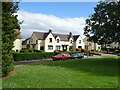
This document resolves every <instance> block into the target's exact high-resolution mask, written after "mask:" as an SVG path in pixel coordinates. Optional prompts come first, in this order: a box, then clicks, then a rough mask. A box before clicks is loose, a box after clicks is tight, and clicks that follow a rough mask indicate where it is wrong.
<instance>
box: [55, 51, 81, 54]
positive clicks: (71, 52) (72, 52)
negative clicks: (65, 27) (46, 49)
mask: <svg viewBox="0 0 120 90" xmlns="http://www.w3.org/2000/svg"><path fill="white" fill-rule="evenodd" d="M58 53H69V54H74V53H80V51H57V52H56V53H55V54H58Z"/></svg>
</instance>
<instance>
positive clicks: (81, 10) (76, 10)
mask: <svg viewBox="0 0 120 90" xmlns="http://www.w3.org/2000/svg"><path fill="white" fill-rule="evenodd" d="M96 4H97V2H21V3H20V10H25V11H28V12H32V13H42V14H46V15H55V16H58V17H61V18H67V17H88V16H89V15H91V14H92V13H93V12H94V7H95V6H96Z"/></svg>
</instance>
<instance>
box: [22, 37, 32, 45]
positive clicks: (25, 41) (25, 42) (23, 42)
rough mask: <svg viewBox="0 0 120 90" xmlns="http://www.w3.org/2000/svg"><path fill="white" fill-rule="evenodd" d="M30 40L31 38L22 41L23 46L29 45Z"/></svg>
mask: <svg viewBox="0 0 120 90" xmlns="http://www.w3.org/2000/svg"><path fill="white" fill-rule="evenodd" d="M29 39H30V38H27V39H25V40H24V41H22V45H25V44H27V41H28V40H29Z"/></svg>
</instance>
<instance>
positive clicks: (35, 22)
mask: <svg viewBox="0 0 120 90" xmlns="http://www.w3.org/2000/svg"><path fill="white" fill-rule="evenodd" d="M17 14H18V19H19V21H23V24H22V25H21V34H22V37H23V39H26V38H28V37H30V36H31V35H32V32H33V31H40V32H41V31H43V32H48V30H49V29H51V28H52V31H53V33H65V34H69V32H72V33H73V34H80V35H81V36H82V35H83V32H84V30H83V27H84V26H85V19H86V18H84V17H79V18H78V17H75V18H60V17H57V16H54V15H44V14H40V13H39V14H38V13H30V12H26V11H18V13H17Z"/></svg>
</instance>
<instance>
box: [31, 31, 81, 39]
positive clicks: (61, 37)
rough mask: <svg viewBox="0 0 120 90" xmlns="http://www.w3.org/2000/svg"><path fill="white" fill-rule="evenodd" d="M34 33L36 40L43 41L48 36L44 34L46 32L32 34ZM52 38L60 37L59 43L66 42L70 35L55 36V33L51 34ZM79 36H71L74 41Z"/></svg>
mask: <svg viewBox="0 0 120 90" xmlns="http://www.w3.org/2000/svg"><path fill="white" fill-rule="evenodd" d="M33 33H35V35H36V36H37V38H38V39H39V40H45V38H46V37H47V36H48V34H49V33H46V32H33ZM52 34H53V36H54V38H56V37H57V36H59V37H60V39H61V41H68V40H69V38H70V35H68V34H55V33H52ZM79 36H80V35H73V39H74V40H75V41H76V40H77V38H78V37H79Z"/></svg>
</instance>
